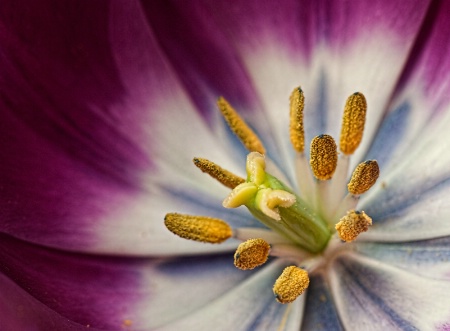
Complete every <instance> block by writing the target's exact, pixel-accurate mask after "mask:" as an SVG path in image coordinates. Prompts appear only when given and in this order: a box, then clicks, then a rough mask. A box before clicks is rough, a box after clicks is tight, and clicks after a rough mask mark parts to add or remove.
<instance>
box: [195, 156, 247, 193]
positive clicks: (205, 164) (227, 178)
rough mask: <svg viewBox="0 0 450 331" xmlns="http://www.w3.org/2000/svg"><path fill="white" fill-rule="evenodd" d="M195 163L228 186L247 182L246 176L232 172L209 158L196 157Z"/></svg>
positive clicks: (232, 186) (233, 186) (231, 186)
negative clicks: (242, 176)
mask: <svg viewBox="0 0 450 331" xmlns="http://www.w3.org/2000/svg"><path fill="white" fill-rule="evenodd" d="M193 161H194V164H195V165H196V166H197V167H198V168H199V169H200V170H201V171H203V172H205V173H207V174H208V175H210V176H211V177H212V178H214V179H216V180H217V181H219V182H220V183H221V184H223V185H225V186H226V187H228V188H231V189H234V188H235V187H236V186H238V185H239V184H242V183H243V182H245V179H244V178H241V177H239V176H237V175H235V174H233V173H232V172H230V171H228V170H225V169H223V168H222V167H220V166H219V165H217V164H215V163H214V162H211V161H209V160H207V159H201V158H197V157H196V158H194V159H193Z"/></svg>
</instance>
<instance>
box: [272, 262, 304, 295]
mask: <svg viewBox="0 0 450 331" xmlns="http://www.w3.org/2000/svg"><path fill="white" fill-rule="evenodd" d="M308 286H309V276H308V273H307V272H306V271H305V270H303V269H301V268H299V267H296V266H290V267H286V268H285V269H284V270H283V273H282V274H281V276H280V277H278V279H277V280H276V281H275V284H274V285H273V293H274V294H275V297H276V299H277V301H278V302H280V303H290V302H293V301H294V300H295V299H297V297H298V296H299V295H301V294H302V293H303V292H304V291H305V290H306V289H307V288H308Z"/></svg>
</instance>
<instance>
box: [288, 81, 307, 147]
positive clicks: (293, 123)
mask: <svg viewBox="0 0 450 331" xmlns="http://www.w3.org/2000/svg"><path fill="white" fill-rule="evenodd" d="M304 106H305V97H304V95H303V91H302V89H301V88H300V87H297V88H295V89H294V91H292V94H291V97H290V126H289V134H290V138H291V143H292V146H293V147H294V149H295V150H296V151H297V152H299V153H303V151H304V149H305V132H304V129H303V108H304Z"/></svg>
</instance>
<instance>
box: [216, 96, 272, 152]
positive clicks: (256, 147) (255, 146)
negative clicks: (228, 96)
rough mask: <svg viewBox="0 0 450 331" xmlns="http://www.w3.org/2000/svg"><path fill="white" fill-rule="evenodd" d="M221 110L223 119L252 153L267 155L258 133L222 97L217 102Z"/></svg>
mask: <svg viewBox="0 0 450 331" xmlns="http://www.w3.org/2000/svg"><path fill="white" fill-rule="evenodd" d="M217 105H218V106H219V110H220V111H221V112H222V115H223V117H224V118H225V120H226V121H227V123H228V126H229V127H230V129H231V130H232V131H233V132H234V134H235V135H236V136H237V137H238V138H239V140H240V141H241V142H242V144H244V146H245V148H247V150H248V151H250V152H259V153H261V154H265V153H266V150H265V148H264V146H263V144H262V142H261V140H260V139H259V137H258V136H257V135H256V133H255V132H254V131H253V130H252V129H251V128H250V127H249V126H248V125H247V123H245V121H244V120H243V119H242V118H241V117H240V116H239V114H238V113H237V112H236V110H234V109H233V107H231V105H230V104H229V103H228V102H227V101H226V100H225V99H224V98H223V97H220V98H219V100H218V101H217Z"/></svg>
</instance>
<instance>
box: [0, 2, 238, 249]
mask: <svg viewBox="0 0 450 331" xmlns="http://www.w3.org/2000/svg"><path fill="white" fill-rule="evenodd" d="M23 6H24V8H21V6H20V3H19V4H18V3H17V2H11V3H10V4H8V3H5V4H4V6H2V10H1V12H0V15H1V22H2V24H3V25H4V26H5V29H2V30H1V33H0V38H1V40H2V45H3V46H2V49H1V53H0V56H1V57H2V60H3V62H2V63H4V65H3V66H2V67H1V68H0V73H1V77H2V83H1V90H0V104H1V106H2V107H1V109H2V110H1V112H2V121H1V123H0V129H1V130H2V134H3V137H4V139H2V140H1V141H0V153H1V158H2V160H3V161H2V162H1V165H0V176H1V182H2V187H1V190H2V195H1V199H0V210H1V216H2V217H1V221H0V230H1V231H3V232H5V233H9V234H11V235H13V236H16V237H19V238H22V239H26V240H29V241H32V242H36V243H41V244H45V245H49V246H55V247H60V248H68V249H71V250H82V251H101V252H105V251H109V252H117V251H120V252H121V253H129V254H131V253H139V254H142V253H148V252H149V250H151V249H149V244H148V243H149V239H148V238H147V237H146V235H145V234H148V233H152V234H153V235H155V236H156V237H157V236H158V235H159V234H160V233H161V232H162V231H165V234H164V235H166V236H167V235H168V232H167V231H166V230H165V229H164V227H162V226H160V227H159V228H158V229H157V230H154V228H152V226H151V224H149V223H150V222H160V223H161V225H162V222H163V218H164V214H165V213H166V212H169V211H178V210H163V209H161V208H158V206H160V205H161V203H160V202H161V200H159V197H160V196H162V195H164V194H161V192H164V191H166V188H167V187H169V188H172V189H173V188H176V189H182V190H184V192H189V191H190V190H191V191H194V193H196V192H198V191H200V192H203V194H205V189H204V187H206V185H205V184H204V183H206V182H208V183H210V181H207V178H206V176H204V175H203V174H201V172H200V171H198V169H195V167H194V166H192V161H191V160H192V157H193V156H195V155H199V156H202V157H209V158H210V159H212V160H214V161H216V162H219V163H220V161H221V159H226V158H225V156H224V155H225V153H222V152H221V148H220V146H222V147H223V144H222V143H220V141H219V140H218V139H217V138H215V139H214V138H212V134H211V130H210V127H209V126H208V125H207V124H206V122H205V121H204V119H203V118H202V117H201V116H200V115H199V113H198V112H197V111H196V110H195V107H193V105H192V103H191V102H190V100H189V97H188V96H187V95H186V94H185V93H184V92H183V86H182V85H181V84H180V83H179V81H178V77H177V76H176V74H175V73H174V72H173V70H172V68H171V67H170V65H169V64H168V62H167V60H166V58H165V56H164V54H163V53H162V52H161V50H160V49H159V45H158V43H157V40H156V39H155V38H154V36H153V33H152V31H151V29H150V27H149V26H148V23H147V21H146V17H145V16H144V13H143V12H142V10H141V7H140V5H139V3H137V2H129V3H127V5H126V6H125V5H124V4H123V3H118V2H114V3H110V2H97V3H96V5H95V6H91V5H88V4H80V3H79V2H76V1H74V2H69V3H67V4H64V5H61V4H59V3H58V4H55V3H53V2H51V1H50V2H49V3H48V4H47V5H45V4H44V3H42V2H40V3H39V5H37V4H36V6H33V5H30V4H29V3H27V2H24V3H23ZM18 16H20V17H21V19H20V20H19V19H17V17H18ZM186 123H190V124H189V130H180V128H184V127H185V126H186ZM194 138H196V139H198V141H197V142H196V143H195V146H196V147H197V148H196V152H194V151H193V150H191V149H189V148H186V146H185V145H184V144H180V142H190V141H192V140H193V139H194ZM216 146H219V148H217V149H215V147H216ZM196 153H198V154H196ZM214 156H218V157H214ZM223 164H224V166H227V165H229V164H233V162H230V161H225V162H223ZM183 165H186V166H185V167H184V166H183ZM183 168H186V170H185V171H184V169H183ZM230 168H233V166H231V167H230ZM166 179H167V180H166ZM197 179H198V180H197ZM161 182H162V183H161ZM222 192H223V191H222ZM166 196H167V194H166ZM209 196H211V194H209ZM224 196H226V191H225V192H224V193H222V194H221V193H220V191H218V193H217V194H216V195H215V196H214V198H215V199H216V200H215V201H217V202H219V203H220V201H221V198H223V197H224ZM149 202H150V203H151V206H149ZM150 208H153V209H150ZM154 208H156V210H155V209H154ZM173 208H175V206H174V207H173ZM180 211H182V210H180ZM155 214H156V216H155ZM150 216H151V217H150ZM124 228H125V229H126V230H125V232H124V233H125V235H123V236H122V233H123V232H115V233H113V234H111V231H122V230H123V229H124ZM108 240H110V241H108ZM137 241H139V242H141V244H140V245H139V244H138V245H135V244H136V242H137Z"/></svg>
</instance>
